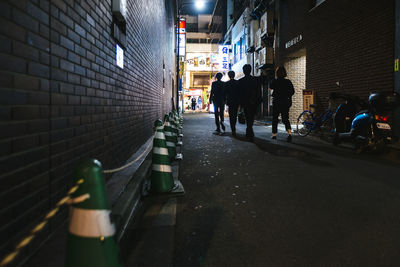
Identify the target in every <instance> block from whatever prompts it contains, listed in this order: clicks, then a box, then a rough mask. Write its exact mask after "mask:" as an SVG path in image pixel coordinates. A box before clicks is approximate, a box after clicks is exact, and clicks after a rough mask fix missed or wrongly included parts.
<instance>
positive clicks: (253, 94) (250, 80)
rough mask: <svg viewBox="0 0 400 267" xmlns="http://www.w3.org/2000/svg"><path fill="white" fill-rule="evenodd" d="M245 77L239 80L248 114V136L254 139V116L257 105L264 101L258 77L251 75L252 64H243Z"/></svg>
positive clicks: (245, 111) (245, 112)
mask: <svg viewBox="0 0 400 267" xmlns="http://www.w3.org/2000/svg"><path fill="white" fill-rule="evenodd" d="M243 73H244V77H243V78H241V79H240V80H239V86H240V90H241V94H242V97H241V99H242V104H243V107H244V115H245V116H246V125H247V128H246V137H247V138H248V139H249V140H253V137H254V132H253V124H254V116H255V115H256V113H257V107H258V105H259V104H260V103H261V102H262V98H261V84H260V80H259V78H257V77H254V76H251V75H250V73H251V65H250V64H246V65H244V66H243Z"/></svg>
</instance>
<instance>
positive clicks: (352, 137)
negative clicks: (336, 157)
mask: <svg viewBox="0 0 400 267" xmlns="http://www.w3.org/2000/svg"><path fill="white" fill-rule="evenodd" d="M367 104H368V105H367V109H365V110H361V111H359V112H358V113H357V114H355V116H354V118H353V119H352V121H351V126H350V129H348V130H347V131H346V130H345V131H342V130H343V127H342V128H341V126H342V125H344V124H343V122H340V120H339V119H336V120H334V123H335V124H338V125H335V130H334V135H333V144H334V145H338V144H339V143H340V142H342V141H348V142H352V143H354V145H355V148H356V150H357V152H362V151H365V150H380V149H381V148H383V147H384V146H385V145H386V144H389V143H394V142H396V141H397V140H398V137H396V136H395V135H394V131H392V129H393V123H394V120H393V110H394V109H395V108H396V107H398V106H399V105H400V96H399V95H397V94H396V93H387V92H386V93H385V92H380V93H372V94H370V96H369V98H368V103H367ZM342 110H343V107H342V108H341V106H339V107H338V110H337V113H338V114H340V113H341V112H342ZM339 125H340V126H339Z"/></svg>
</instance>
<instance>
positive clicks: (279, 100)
mask: <svg viewBox="0 0 400 267" xmlns="http://www.w3.org/2000/svg"><path fill="white" fill-rule="evenodd" d="M286 76H287V73H286V70H285V68H284V67H278V68H276V71H275V77H276V79H275V80H273V81H272V83H271V84H270V86H269V88H270V89H272V90H274V91H273V92H272V97H273V100H272V139H276V133H277V132H278V117H279V114H281V116H282V122H283V123H284V124H285V128H286V131H287V132H288V134H289V135H288V137H287V141H288V142H292V127H291V126H290V122H289V109H290V107H291V106H292V96H293V94H294V88H293V84H292V82H291V81H290V80H288V79H285V77H286Z"/></svg>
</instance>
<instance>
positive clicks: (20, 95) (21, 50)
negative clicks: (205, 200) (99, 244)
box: [0, 0, 176, 255]
mask: <svg viewBox="0 0 400 267" xmlns="http://www.w3.org/2000/svg"><path fill="white" fill-rule="evenodd" d="M173 2H174V1H167V0H135V1H127V3H128V6H127V15H126V41H127V43H126V48H125V51H124V56H125V59H124V67H123V69H121V68H119V67H117V66H116V63H115V62H116V51H115V50H116V40H115V39H113V37H112V22H113V15H112V8H111V0H101V1H100V0H68V1H64V0H51V1H50V0H20V1H11V0H9V1H1V2H0V125H1V126H0V128H1V130H0V180H1V187H0V188H1V189H0V203H1V207H0V225H1V226H0V240H1V245H0V255H5V253H6V252H9V251H10V250H11V249H12V248H13V247H14V246H15V244H16V242H18V241H19V240H20V239H21V237H23V236H24V235H26V234H27V231H28V230H30V229H31V228H32V226H33V225H35V224H36V223H38V221H39V220H40V219H41V218H42V217H43V215H44V214H45V213H46V212H47V211H48V210H49V209H50V208H53V207H54V205H55V203H56V202H57V201H58V200H60V199H61V198H62V197H63V196H64V195H65V194H66V192H67V190H68V188H69V187H70V186H71V178H72V175H73V174H72V173H73V171H74V167H75V165H76V163H77V161H79V160H80V159H82V158H88V157H95V158H97V159H99V160H100V161H101V162H102V164H103V167H104V168H105V169H109V168H113V167H119V166H120V165H122V164H123V163H124V162H125V161H126V160H127V159H128V158H129V157H130V156H131V155H132V154H133V153H134V152H135V151H136V150H137V149H138V148H139V147H140V146H141V145H142V144H143V143H144V142H145V141H146V140H148V138H149V137H150V136H151V135H152V133H153V122H154V120H155V119H157V118H160V117H162V116H163V114H165V113H166V112H169V111H170V110H171V108H172V103H173V99H172V98H173V96H174V95H175V94H176V93H174V85H173V84H174V80H173V79H174V69H175V68H174V64H175V60H174V46H175V44H174V41H175V38H174V8H175V7H174V4H173ZM107 178H108V179H110V177H107ZM66 211H67V210H66V209H63V210H62V212H60V213H59V215H58V216H56V217H55V218H54V219H52V220H51V221H50V223H49V224H48V225H47V226H46V228H45V229H44V231H42V232H40V233H39V236H38V237H37V238H35V240H34V242H33V243H32V244H31V245H30V246H29V247H28V248H27V251H28V253H30V252H32V251H33V250H34V249H35V247H37V246H38V244H40V243H41V242H43V240H44V239H46V238H47V236H48V235H49V234H50V233H51V232H53V231H54V230H55V229H56V228H57V227H59V225H60V224H61V222H63V221H64V220H65V218H66V213H67V212H66Z"/></svg>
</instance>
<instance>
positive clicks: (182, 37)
mask: <svg viewBox="0 0 400 267" xmlns="http://www.w3.org/2000/svg"><path fill="white" fill-rule="evenodd" d="M176 36H177V44H178V48H179V56H180V57H184V56H185V55H186V19H185V18H180V19H179V21H178V28H177V34H176Z"/></svg>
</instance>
